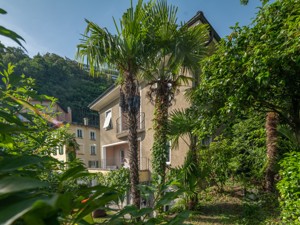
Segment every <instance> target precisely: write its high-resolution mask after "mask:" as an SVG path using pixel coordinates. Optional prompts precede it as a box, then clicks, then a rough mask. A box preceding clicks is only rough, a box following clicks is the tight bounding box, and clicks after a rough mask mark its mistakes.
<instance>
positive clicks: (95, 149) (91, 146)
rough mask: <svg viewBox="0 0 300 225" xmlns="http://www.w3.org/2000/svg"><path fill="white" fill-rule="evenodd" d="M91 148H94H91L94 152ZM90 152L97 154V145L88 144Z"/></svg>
mask: <svg viewBox="0 0 300 225" xmlns="http://www.w3.org/2000/svg"><path fill="white" fill-rule="evenodd" d="M92 148H94V150H93V151H95V152H94V154H93V152H92ZM90 154H91V155H97V146H96V145H95V144H94V145H90Z"/></svg>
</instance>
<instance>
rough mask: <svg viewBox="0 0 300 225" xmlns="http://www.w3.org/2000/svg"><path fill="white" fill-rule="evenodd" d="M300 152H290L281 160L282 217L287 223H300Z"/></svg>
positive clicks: (278, 186)
mask: <svg viewBox="0 0 300 225" xmlns="http://www.w3.org/2000/svg"><path fill="white" fill-rule="evenodd" d="M299 162H300V153H299V151H298V152H295V151H294V152H290V153H288V154H287V155H286V156H285V157H284V158H283V159H282V160H281V162H280V166H281V170H280V176H281V180H280V181H279V182H278V184H277V188H278V190H279V193H280V206H281V218H282V220H283V222H284V223H286V224H300V163H299Z"/></svg>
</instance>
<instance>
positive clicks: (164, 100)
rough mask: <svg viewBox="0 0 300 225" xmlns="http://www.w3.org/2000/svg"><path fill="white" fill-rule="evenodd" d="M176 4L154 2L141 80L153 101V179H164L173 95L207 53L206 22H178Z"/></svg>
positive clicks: (195, 69) (163, 1) (162, 180)
mask: <svg viewBox="0 0 300 225" xmlns="http://www.w3.org/2000/svg"><path fill="white" fill-rule="evenodd" d="M176 13H177V7H175V6H172V5H171V6H168V5H167V2H166V1H165V0H161V1H159V2H157V3H156V4H155V5H154V6H153V8H152V11H151V12H150V13H149V14H150V15H151V18H153V21H155V22H154V23H152V24H151V25H150V29H151V30H152V32H151V33H152V35H151V36H150V37H148V40H149V42H150V43H155V44H153V45H152V49H151V51H152V57H151V60H149V62H148V63H149V64H148V65H147V66H146V67H145V68H144V73H143V74H142V75H143V77H142V78H143V80H146V82H147V84H148V85H149V86H150V88H149V92H148V96H149V98H150V100H151V101H152V102H153V103H154V107H155V111H154V121H153V122H154V125H153V129H154V140H155V142H154V144H153V147H152V167H153V172H154V176H153V177H154V180H157V181H158V180H160V182H161V184H162V185H163V184H164V181H165V171H166V160H167V149H168V137H167V129H168V114H169V112H168V111H169V107H170V106H171V104H172V101H173V100H174V95H175V94H176V91H177V90H178V88H179V86H181V85H182V84H187V83H189V81H190V80H191V76H187V72H188V71H191V72H192V73H193V72H195V71H197V70H198V67H199V61H200V60H201V59H202V58H203V57H204V56H205V55H206V43H207V40H208V30H207V27H206V26H205V25H198V26H194V27H187V26H186V25H184V26H179V25H178V24H177V16H176Z"/></svg>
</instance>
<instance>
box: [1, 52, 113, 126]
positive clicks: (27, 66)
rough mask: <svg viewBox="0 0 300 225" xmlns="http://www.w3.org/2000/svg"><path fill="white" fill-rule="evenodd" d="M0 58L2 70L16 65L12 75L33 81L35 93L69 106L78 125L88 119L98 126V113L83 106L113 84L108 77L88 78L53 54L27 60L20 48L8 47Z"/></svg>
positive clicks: (78, 68)
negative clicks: (8, 65)
mask: <svg viewBox="0 0 300 225" xmlns="http://www.w3.org/2000/svg"><path fill="white" fill-rule="evenodd" d="M1 58H2V61H3V64H4V65H3V66H4V67H7V64H8V63H12V64H13V65H15V66H16V67H15V74H16V75H22V74H24V75H25V76H26V77H32V78H34V79H35V80H36V90H37V91H38V93H39V94H45V95H48V96H53V97H55V98H57V99H58V102H59V103H60V105H61V106H62V107H63V108H65V109H67V107H68V106H69V107H71V109H72V115H73V116H72V117H73V122H78V123H81V122H82V118H83V117H89V119H90V122H91V123H93V124H94V125H96V124H97V123H99V120H98V114H97V113H95V112H91V111H90V110H89V109H88V108H87V106H88V104H89V103H91V102H92V101H93V100H94V99H95V98H97V97H98V96H99V95H100V94H101V93H102V92H103V91H104V90H106V89H107V88H108V87H109V86H110V85H112V84H113V80H112V79H111V78H110V77H109V76H104V75H103V76H100V77H91V76H90V75H89V74H88V72H87V71H85V70H83V69H81V68H80V66H79V65H78V63H77V62H76V61H74V60H71V59H68V58H62V57H60V56H58V55H56V54H53V53H47V54H45V55H40V54H37V55H35V56H34V57H33V58H30V57H29V56H28V55H27V54H26V53H25V52H24V51H23V50H22V49H20V48H12V47H8V48H7V49H6V50H5V51H4V52H2V53H1Z"/></svg>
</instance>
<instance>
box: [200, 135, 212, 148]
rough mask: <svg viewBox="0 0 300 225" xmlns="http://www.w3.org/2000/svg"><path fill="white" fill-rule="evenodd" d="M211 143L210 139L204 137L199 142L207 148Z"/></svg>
mask: <svg viewBox="0 0 300 225" xmlns="http://www.w3.org/2000/svg"><path fill="white" fill-rule="evenodd" d="M211 142H212V137H206V138H204V139H202V140H201V144H202V145H203V146H209V145H210V143H211Z"/></svg>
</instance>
